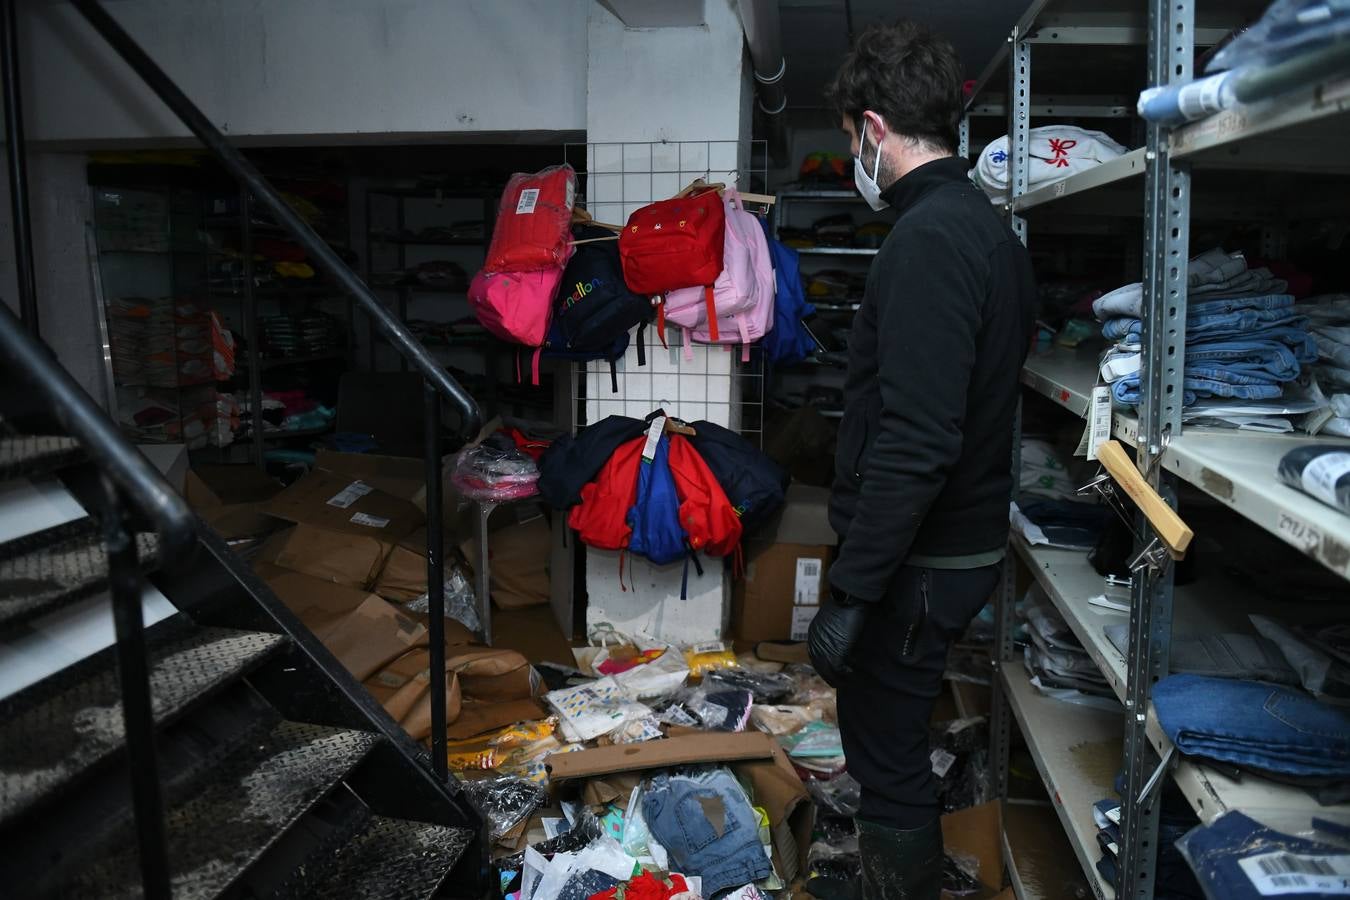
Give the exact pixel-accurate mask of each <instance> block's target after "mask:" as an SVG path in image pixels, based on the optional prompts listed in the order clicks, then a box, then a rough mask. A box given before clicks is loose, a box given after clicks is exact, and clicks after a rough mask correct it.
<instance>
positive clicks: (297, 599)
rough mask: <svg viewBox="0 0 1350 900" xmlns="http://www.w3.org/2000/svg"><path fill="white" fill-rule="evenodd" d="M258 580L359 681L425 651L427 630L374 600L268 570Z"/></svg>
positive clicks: (320, 583) (262, 572)
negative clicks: (414, 652)
mask: <svg viewBox="0 0 1350 900" xmlns="http://www.w3.org/2000/svg"><path fill="white" fill-rule="evenodd" d="M259 575H260V576H261V577H262V578H263V580H264V581H266V582H267V584H268V586H269V587H271V588H272V591H273V592H274V593H275V594H276V595H277V597H278V598H280V599H281V602H282V603H285V604H286V607H287V608H288V609H290V610H291V612H293V613H295V615H296V617H297V618H298V619H300V621H301V622H303V623H304V624H305V625H306V626H307V627H308V628H309V629H310V630H311V631H313V632H314V636H315V637H317V638H318V639H319V640H320V641H321V642H322V643H323V645H324V646H325V647H327V648H328V649H329V651H331V652H332V654H333V655H334V656H336V657H337V659H338V661H339V662H340V663H342V665H343V666H344V667H346V669H347V671H349V672H351V673H352V675H353V676H355V677H356V679H357V680H358V681H361V680H364V679H366V678H368V677H369V676H370V675H372V674H374V673H375V672H378V671H379V670H381V669H382V668H384V667H385V666H386V665H388V664H389V663H390V662H391V661H393V660H395V659H397V658H398V657H400V656H402V655H403V654H405V653H406V652H407V651H408V650H409V649H411V648H413V647H416V646H418V645H419V644H420V645H422V646H425V645H426V641H427V629H426V628H425V627H423V625H422V624H421V623H420V622H418V621H416V620H415V619H413V618H411V617H409V616H407V615H404V614H403V613H402V612H401V611H400V610H399V609H398V608H397V607H395V606H394V605H393V604H391V603H389V602H388V601H387V600H382V599H380V598H379V597H377V596H375V595H374V594H368V593H366V592H364V591H358V590H353V589H350V588H344V587H340V586H337V585H333V584H328V583H326V582H324V581H321V580H319V579H317V578H312V577H309V576H307V575H302V574H300V573H298V572H289V571H286V570H284V569H278V568H276V567H275V566H266V567H263V568H262V569H261V570H260V571H259Z"/></svg>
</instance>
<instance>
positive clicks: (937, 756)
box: [928, 747, 956, 778]
mask: <svg viewBox="0 0 1350 900" xmlns="http://www.w3.org/2000/svg"><path fill="white" fill-rule="evenodd" d="M928 761H929V762H930V763H932V764H933V774H934V775H936V776H937V777H939V778H945V777H946V776H947V773H948V772H950V771H951V769H952V763H954V762H956V754H954V753H949V752H947V751H946V750H943V749H942V748H941V747H935V748H934V749H933V752H932V753H930V754H929V755H928Z"/></svg>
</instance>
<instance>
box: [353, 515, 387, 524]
mask: <svg viewBox="0 0 1350 900" xmlns="http://www.w3.org/2000/svg"><path fill="white" fill-rule="evenodd" d="M352 522H354V523H355V524H357V525H365V526H366V527H367V528H383V527H384V526H386V525H388V524H389V520H388V519H385V518H382V517H380V516H372V515H370V514H369V513H362V512H359V513H353V514H352Z"/></svg>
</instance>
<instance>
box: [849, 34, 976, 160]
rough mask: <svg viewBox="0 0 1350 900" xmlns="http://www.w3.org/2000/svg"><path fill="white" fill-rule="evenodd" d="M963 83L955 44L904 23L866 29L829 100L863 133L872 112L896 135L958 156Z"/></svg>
mask: <svg viewBox="0 0 1350 900" xmlns="http://www.w3.org/2000/svg"><path fill="white" fill-rule="evenodd" d="M961 83H962V71H961V63H960V61H959V60H958V59H957V57H956V50H955V49H954V48H953V47H952V45H951V42H950V41H948V40H947V39H946V38H944V37H942V36H940V35H937V34H935V33H933V32H932V31H930V30H929V29H928V28H925V27H924V26H923V25H920V24H918V23H917V22H910V21H906V20H901V21H899V22H897V23H895V24H894V25H869V26H868V27H867V28H865V29H863V31H862V33H860V34H859V35H858V38H857V40H855V41H854V42H853V49H852V50H850V51H849V54H848V56H846V57H844V64H843V65H842V66H840V67H839V74H837V75H836V76H835V77H834V81H833V82H832V83H831V84H830V86H829V89H828V90H827V94H826V95H827V97H828V99H829V101H830V103H831V104H832V105H833V106H834V108H835V110H836V111H837V112H838V113H839V115H840V116H847V117H848V118H849V119H851V120H852V121H853V125H854V127H855V128H857V129H858V130H859V133H861V130H862V114H863V111H864V110H868V109H870V110H872V111H873V112H875V113H877V114H878V115H880V116H881V117H882V118H883V119H885V120H886V124H887V125H888V126H890V128H891V130H892V131H895V132H897V133H899V134H900V135H903V136H904V137H907V138H910V139H911V140H915V141H918V142H919V143H921V144H924V145H927V146H929V147H930V148H932V149H934V150H944V151H946V152H948V153H955V152H956V149H957V144H956V141H957V138H956V133H957V128H958V126H959V123H960V121H961V108H962V105H963V104H962V94H961Z"/></svg>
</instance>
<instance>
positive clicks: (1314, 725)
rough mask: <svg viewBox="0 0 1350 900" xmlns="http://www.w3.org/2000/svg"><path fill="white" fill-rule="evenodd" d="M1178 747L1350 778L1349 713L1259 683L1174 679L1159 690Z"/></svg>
mask: <svg viewBox="0 0 1350 900" xmlns="http://www.w3.org/2000/svg"><path fill="white" fill-rule="evenodd" d="M1153 706H1154V709H1155V710H1156V711H1157V714H1158V723H1159V724H1160V725H1161V726H1162V729H1163V732H1164V733H1165V734H1166V735H1167V737H1168V738H1169V739H1171V741H1172V743H1173V744H1175V745H1176V747H1177V749H1178V750H1180V751H1181V752H1182V753H1185V754H1187V755H1189V756H1199V757H1204V758H1206V759H1212V760H1216V761H1218V762H1224V763H1231V764H1232V765H1236V766H1244V767H1249V768H1253V769H1259V770H1263V771H1268V772H1274V773H1277V774H1282V775H1291V776H1314V777H1319V776H1320V777H1328V778H1350V712H1347V711H1346V710H1342V709H1337V708H1336V707H1332V706H1328V705H1327V704H1325V703H1319V702H1318V701H1316V700H1314V699H1313V698H1312V697H1309V696H1308V695H1307V694H1304V693H1302V692H1300V691H1295V690H1291V689H1289V688H1283V687H1278V686H1275V685H1270V684H1264V683H1262V682H1258V681H1239V680H1235V679H1228V678H1208V677H1205V676H1202V675H1171V676H1169V677H1167V678H1164V679H1163V680H1162V681H1159V682H1158V683H1157V684H1156V685H1154V686H1153Z"/></svg>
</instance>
